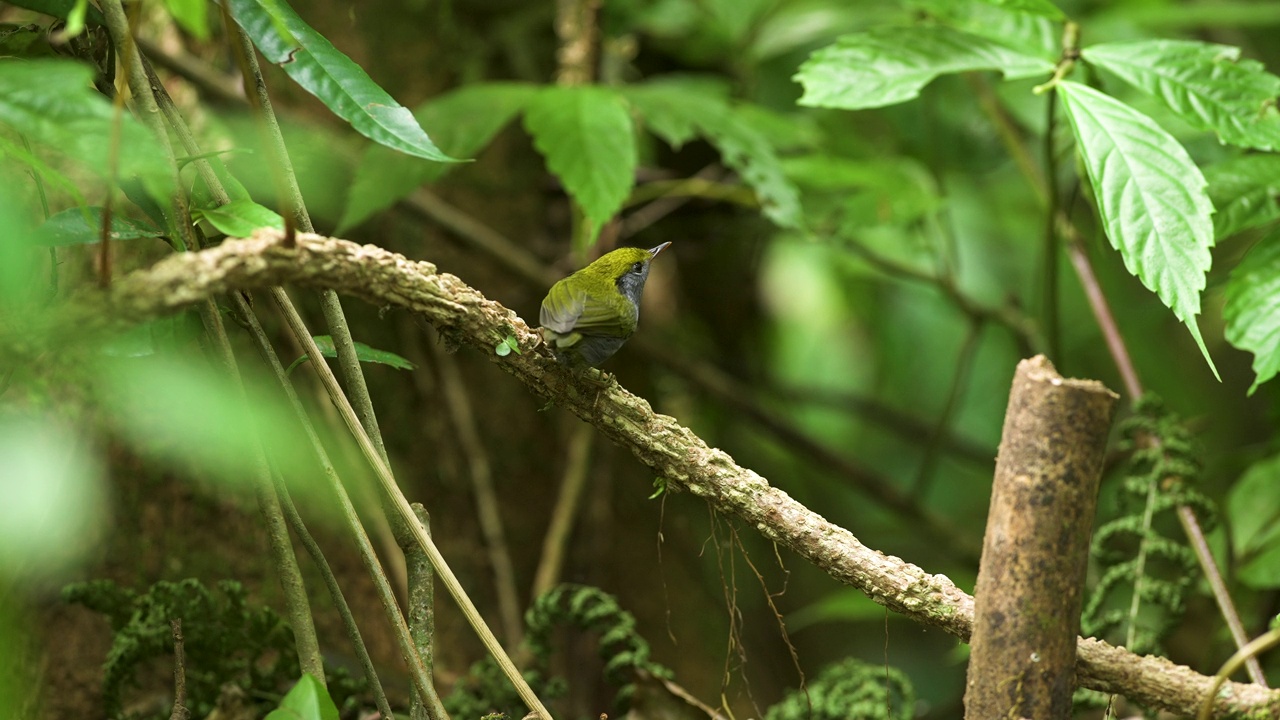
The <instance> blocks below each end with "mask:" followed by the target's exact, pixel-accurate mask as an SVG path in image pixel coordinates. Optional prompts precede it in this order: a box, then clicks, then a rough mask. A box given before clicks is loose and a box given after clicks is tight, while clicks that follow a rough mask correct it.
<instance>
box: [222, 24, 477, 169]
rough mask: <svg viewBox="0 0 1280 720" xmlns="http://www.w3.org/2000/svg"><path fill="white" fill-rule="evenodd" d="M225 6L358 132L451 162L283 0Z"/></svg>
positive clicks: (399, 107)
mask: <svg viewBox="0 0 1280 720" xmlns="http://www.w3.org/2000/svg"><path fill="white" fill-rule="evenodd" d="M227 6H228V7H229V8H230V9H231V14H232V16H233V17H234V18H235V21H236V23H237V24H239V25H240V27H242V28H244V31H245V33H247V34H248V35H249V37H250V38H252V39H253V43H254V44H255V45H257V46H258V50H260V51H261V52H262V54H263V56H264V57H266V58H267V60H270V61H271V62H273V63H275V64H277V65H279V66H280V67H281V68H283V69H284V71H285V72H286V73H288V74H289V77H291V78H293V80H294V81H295V82H297V83H298V84H299V85H301V86H302V87H303V88H304V89H305V90H306V91H307V92H309V93H311V94H312V95H315V96H316V97H317V98H319V99H320V101H321V102H323V103H324V104H325V105H326V106H327V107H328V108H329V109H330V110H332V111H333V113H334V114H335V115H337V116H338V117H340V118H342V119H343V120H346V121H347V122H348V123H351V127H353V128H355V129H356V131H357V132H359V133H360V134H361V135H364V136H365V137H367V138H369V139H370V140H372V141H374V142H376V143H380V144H382V145H386V146H387V147H389V148H392V149H394V150H399V151H400V152H403V153H407V154H409V155H415V156H417V157H421V158H426V159H427V160H436V161H439V162H452V161H453V158H451V157H449V156H448V155H445V154H444V153H442V152H440V149H439V148H437V147H436V146H435V143H433V142H431V138H429V137H427V133H426V131H424V130H423V129H422V127H421V126H419V125H418V121H417V120H415V119H414V117H413V113H411V112H409V110H408V109H407V108H405V107H404V106H402V105H400V104H399V103H397V102H396V101H395V100H394V99H392V97H391V96H390V95H388V94H387V92H386V91H385V90H383V89H382V88H381V87H379V86H378V84H377V83H375V82H374V81H373V80H372V79H370V77H369V75H368V73H366V72H365V71H364V69H362V68H361V67H360V66H359V65H357V64H355V63H354V62H352V61H351V58H349V57H347V56H346V55H343V54H342V53H341V52H339V51H338V49H337V48H335V47H334V46H333V43H331V42H329V41H328V40H327V39H326V38H325V37H324V36H323V35H321V34H320V33H318V32H316V31H315V30H313V29H311V27H310V26H309V25H307V24H306V23H305V22H303V21H302V18H300V17H298V14H297V13H295V12H294V11H293V9H292V8H290V7H289V6H288V5H286V4H285V3H284V0H227Z"/></svg>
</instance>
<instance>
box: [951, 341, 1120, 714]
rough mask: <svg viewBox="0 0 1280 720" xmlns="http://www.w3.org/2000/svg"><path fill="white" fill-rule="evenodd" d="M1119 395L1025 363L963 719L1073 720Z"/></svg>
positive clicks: (980, 596)
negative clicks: (1101, 493)
mask: <svg viewBox="0 0 1280 720" xmlns="http://www.w3.org/2000/svg"><path fill="white" fill-rule="evenodd" d="M1118 399H1119V396H1117V395H1116V394H1115V393H1113V392H1111V391H1110V390H1108V389H1107V388H1105V387H1103V385H1102V384H1101V383H1098V382H1095V381H1092V380H1065V379H1063V378H1062V376H1061V375H1059V374H1058V373H1057V371H1056V370H1054V368H1053V365H1052V364H1051V363H1050V362H1049V361H1048V360H1047V359H1045V357H1044V356H1043V355H1037V356H1036V357H1034V358H1032V359H1030V360H1023V361H1022V362H1020V363H1018V369H1017V372H1016V373H1015V375H1014V379H1013V390H1012V391H1011V392H1010V394H1009V407H1008V410H1007V411H1006V413H1005V418H1004V434H1003V437H1002V438H1001V441H1000V455H999V457H998V459H997V460H996V474H995V484H994V487H993V488H992V493H991V510H990V512H989V513H988V514H987V532H986V538H985V540H984V541H983V548H982V565H981V567H980V569H979V571H978V585H977V589H976V591H975V592H974V595H975V602H974V611H975V616H974V623H973V637H972V638H971V639H970V645H972V647H973V652H972V653H971V654H970V656H969V679H968V685H967V687H966V690H965V698H964V704H965V717H966V718H973V719H974V720H978V719H985V718H1003V717H1031V718H1045V719H1046V720H1058V719H1065V718H1068V717H1070V716H1071V693H1072V691H1074V689H1075V661H1076V633H1077V631H1078V630H1079V627H1080V604H1081V598H1082V594H1083V584H1084V575H1085V569H1086V567H1087V566H1088V561H1089V536H1090V533H1091V531H1092V529H1093V516H1094V511H1095V509H1096V507H1097V493H1098V480H1099V478H1100V476H1101V473H1102V462H1103V458H1104V456H1105V454H1106V450H1107V433H1108V431H1109V430H1110V428H1111V418H1112V415H1113V413H1114V411H1115V403H1116V400H1118Z"/></svg>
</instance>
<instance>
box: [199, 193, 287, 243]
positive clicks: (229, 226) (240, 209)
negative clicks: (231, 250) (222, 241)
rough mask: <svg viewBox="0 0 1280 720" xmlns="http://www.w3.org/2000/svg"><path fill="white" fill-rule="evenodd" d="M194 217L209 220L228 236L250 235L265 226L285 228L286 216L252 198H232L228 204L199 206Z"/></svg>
mask: <svg viewBox="0 0 1280 720" xmlns="http://www.w3.org/2000/svg"><path fill="white" fill-rule="evenodd" d="M192 217H193V218H195V219H196V220H197V221H199V220H205V221H208V223H209V224H210V225H212V226H214V227H215V228H217V229H218V231H219V232H221V233H223V234H225V235H226V236H227V237H240V238H243V237H249V236H250V235H252V234H253V232H254V231H255V230H257V229H258V228H264V227H265V228H273V229H275V230H284V218H282V217H280V214H279V213H277V212H276V211H275V210H272V209H271V208H269V207H264V206H262V205H259V204H258V203H256V202H254V201H252V200H232V201H231V202H229V203H227V204H226V205H215V206H214V207H210V208H197V209H196V210H194V211H193V212H192Z"/></svg>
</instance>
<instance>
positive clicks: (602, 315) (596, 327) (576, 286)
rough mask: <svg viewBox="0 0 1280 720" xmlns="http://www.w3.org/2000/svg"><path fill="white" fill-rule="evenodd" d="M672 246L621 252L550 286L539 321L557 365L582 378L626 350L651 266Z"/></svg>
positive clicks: (603, 257) (543, 301)
mask: <svg viewBox="0 0 1280 720" xmlns="http://www.w3.org/2000/svg"><path fill="white" fill-rule="evenodd" d="M670 244H671V243H669V242H665V243H662V244H661V245H659V246H657V247H655V248H650V249H648V250H645V249H643V248H634V247H625V248H618V249H617V250H614V251H612V252H609V253H606V254H604V255H602V256H600V258H599V259H597V260H596V261H595V262H593V263H591V264H590V265H588V266H586V267H584V268H582V269H581V270H579V271H578V272H576V273H574V274H572V275H570V276H569V277H567V278H565V279H563V280H561V281H560V282H558V283H556V284H555V285H552V286H551V290H550V292H548V293H547V296H546V297H545V298H543V300H542V312H541V313H540V314H539V316H538V321H539V322H540V323H541V324H542V339H543V341H544V342H546V343H547V345H548V346H549V347H550V348H551V351H552V352H553V353H555V356H556V359H557V360H559V361H560V362H561V363H563V364H565V365H567V366H569V367H570V368H572V369H573V371H574V372H576V373H581V372H583V371H585V370H586V369H587V368H589V367H596V366H597V365H599V364H600V363H602V362H604V361H605V360H608V359H609V357H610V356H612V355H613V354H614V353H615V352H617V351H618V348H620V347H622V343H624V342H626V341H627V338H629V337H631V334H632V333H634V332H635V331H636V323H638V322H639V320H640V294H641V293H643V292H644V283H645V280H648V279H649V263H651V262H653V259H654V258H655V257H657V255H658V253H660V252H662V250H663V248H665V247H666V246H668V245H670Z"/></svg>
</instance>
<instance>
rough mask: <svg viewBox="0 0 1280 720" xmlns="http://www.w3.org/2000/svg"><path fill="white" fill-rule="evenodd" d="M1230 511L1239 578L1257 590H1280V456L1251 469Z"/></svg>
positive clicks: (1236, 490) (1237, 488) (1233, 497)
mask: <svg viewBox="0 0 1280 720" xmlns="http://www.w3.org/2000/svg"><path fill="white" fill-rule="evenodd" d="M1226 509H1227V518H1228V520H1229V521H1230V522H1229V523H1228V526H1229V527H1230V528H1231V547H1232V551H1233V553H1234V555H1235V558H1236V563H1237V566H1238V567H1237V569H1236V574H1237V576H1238V577H1239V578H1240V580H1241V581H1243V582H1244V583H1245V584H1247V585H1249V586H1250V587H1253V588H1257V589H1266V588H1275V587H1280V455H1275V456H1272V457H1269V458H1266V459H1264V460H1260V461H1258V462H1256V463H1254V464H1253V465H1251V466H1250V467H1249V469H1248V470H1246V471H1245V473H1244V475H1242V476H1241V477H1240V479H1239V480H1238V481H1236V484H1235V485H1234V486H1232V488H1231V493H1230V494H1229V495H1228V496H1227V507H1226Z"/></svg>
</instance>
